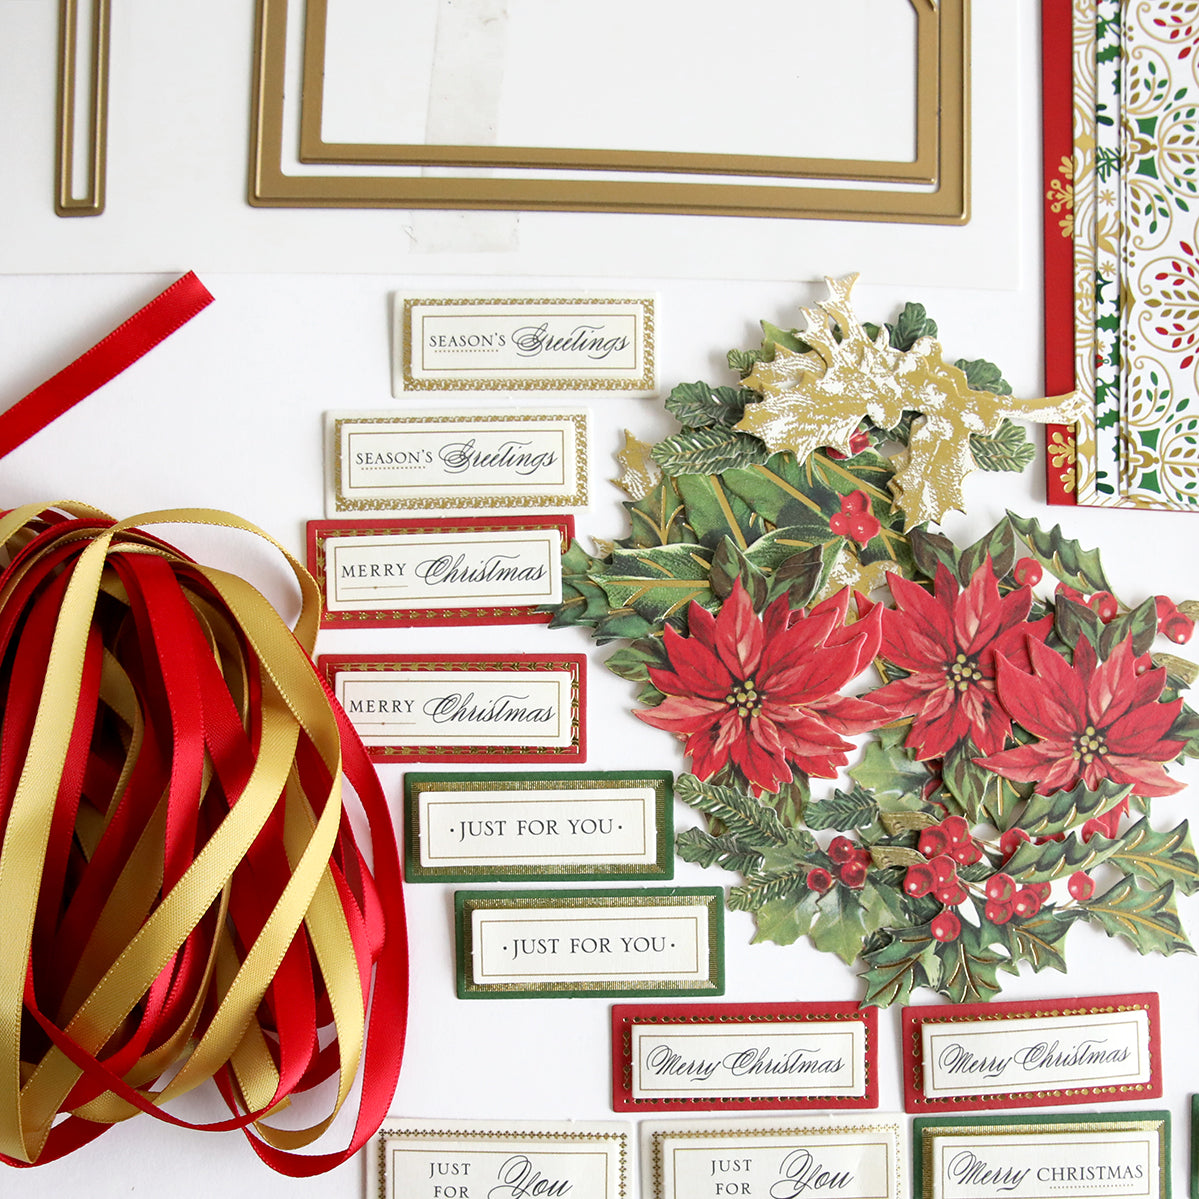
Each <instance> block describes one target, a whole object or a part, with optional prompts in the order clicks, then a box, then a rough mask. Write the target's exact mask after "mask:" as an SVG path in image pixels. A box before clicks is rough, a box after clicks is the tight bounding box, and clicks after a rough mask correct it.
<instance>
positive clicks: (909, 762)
mask: <svg viewBox="0 0 1199 1199" xmlns="http://www.w3.org/2000/svg"><path fill="white" fill-rule="evenodd" d="M904 731H905V733H906V730H904ZM849 777H850V778H851V779H853V781H854V782H855V783H857V784H858V786H859V787H861V788H862V789H863V790H865V791H869V792H871V793H872V794H873V795H874V796H875V797H876V798H877V799H878V801H879V803H880V804H883V803H886V805H887V807H894V806H896V801H899V800H904V799H909V800H916V801H919V799H920V797H921V795H922V794H923V792H924V785H925V784H926V783H927V782H928V780H929V778H930V775H929V772H928V768H927V767H926V766H925V765H924V763H923V762H918V761H916V759H915V758H914V757H913V756H912V753H911V751H910V750H906V749H904V748H903V747H902V746H892V747H890V748H888V747H886V746H884V745H882V744H881V743H880V742H878V741H869V742H867V744H866V750H865V753H864V754H863V757H862V761H861V762H859V763H858V765H856V766H852V767H850V770H849ZM903 806H904V807H905V808H910V807H912V806H913V805H912V804H904V805H903Z"/></svg>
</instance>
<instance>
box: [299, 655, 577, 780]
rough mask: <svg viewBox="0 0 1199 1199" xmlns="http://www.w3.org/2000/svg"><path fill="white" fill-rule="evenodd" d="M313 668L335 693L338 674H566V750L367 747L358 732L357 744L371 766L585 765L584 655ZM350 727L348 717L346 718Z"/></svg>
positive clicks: (391, 658) (387, 658)
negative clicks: (434, 764) (401, 763)
mask: <svg viewBox="0 0 1199 1199" xmlns="http://www.w3.org/2000/svg"><path fill="white" fill-rule="evenodd" d="M316 665H317V669H318V670H320V672H321V673H322V674H323V675H324V677H325V679H326V680H327V681H328V683H329V687H330V689H331V690H333V691H334V692H335V693H336V690H337V676H338V675H339V674H346V673H350V674H369V673H372V672H377V671H391V670H402V671H411V672H413V673H415V674H419V673H421V672H426V671H453V672H458V671H461V672H463V673H466V672H471V671H503V672H505V673H510V674H511V676H512V679H513V683H514V684H519V681H520V676H521V675H522V674H528V673H530V672H545V671H557V672H564V673H566V674H569V675H570V678H571V687H570V691H571V695H570V733H571V735H570V743H569V744H566V745H554V746H542V745H519V744H511V745H478V744H474V745H469V744H468V745H446V744H438V743H437V741H436V740H433V739H430V740H429V741H428V743H422V744H419V745H416V744H413V745H397V744H386V745H372V744H371V743H370V741H369V739H368V738H369V736H370V735H369V733H363V732H362V730H361V729H360V730H359V734H360V736H362V739H363V743H364V745H365V746H366V751H367V753H368V754H369V755H370V757H371V758H372V759H373V760H374V761H376V762H403V763H406V764H407V763H413V762H545V761H551V762H585V761H586V760H587V721H586V713H587V656H586V655H585V654H556V655H554V656H552V657H540V656H538V655H535V654H509V655H507V656H505V657H503V658H492V657H489V656H486V655H482V654H443V655H441V656H439V657H436V658H429V657H425V656H423V655H421V654H372V655H369V656H367V655H363V654H322V655H321V656H320V657H319V658H317V660H316ZM350 719H351V722H353V714H352V713H351V714H350Z"/></svg>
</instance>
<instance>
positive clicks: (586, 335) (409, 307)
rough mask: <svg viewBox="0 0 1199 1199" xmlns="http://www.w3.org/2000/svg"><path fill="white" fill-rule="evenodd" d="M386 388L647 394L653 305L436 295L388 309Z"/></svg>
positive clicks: (647, 300) (648, 301)
mask: <svg viewBox="0 0 1199 1199" xmlns="http://www.w3.org/2000/svg"><path fill="white" fill-rule="evenodd" d="M396 321H397V324H398V328H397V329H396V336H395V338H394V339H393V345H394V346H395V347H396V368H395V370H394V373H393V374H394V377H393V391H394V392H395V394H396V395H397V396H398V395H399V394H400V393H401V392H402V391H403V390H405V389H407V390H409V391H428V390H437V389H442V390H471V391H515V390H528V389H539V388H540V389H553V390H555V391H576V390H586V391H597V390H607V391H625V392H632V393H635V394H641V395H648V394H649V393H650V392H652V391H653V390H654V301H653V299H652V298H651V297H649V296H638V297H635V298H622V297H604V296H575V297H556V296H554V297H551V296H547V297H540V296H525V297H523V298H518V299H499V298H477V299H472V298H469V297H444V298H441V299H427V300H423V299H408V300H405V301H404V302H403V304H397V305H396Z"/></svg>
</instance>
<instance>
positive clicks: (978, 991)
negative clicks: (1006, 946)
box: [936, 920, 1008, 1003]
mask: <svg viewBox="0 0 1199 1199" xmlns="http://www.w3.org/2000/svg"><path fill="white" fill-rule="evenodd" d="M985 936H986V934H985V933H984V932H982V930H981V929H979V928H976V927H975V926H974V925H973V924H968V923H967V922H966V921H964V920H963V921H962V931H961V933H959V934H958V936H957V937H956V938H955V939H954V940H952V941H942V942H938V943H937V951H936V952H937V957H938V958H939V959H940V961H941V979H940V984H939V986H938V987H937V990H939V991H940V992H941V993H942V994H943V995H946V996H948V997H949V999H950V1000H952V1001H953V1002H954V1003H987V1002H988V1001H990V1000H992V999H994V998H995V996H996V995H998V994H999V992H1000V991H1001V990H1002V988H1001V987H1000V985H999V971H1000V969H1001V968H1002V967H1003V965H1004V963H1005V962H1006V961H1007V960H1008V959H1007V958H1006V957H1005V956H1004V955H1003V954H1001V953H1000V952H999V951H998V950H996V949H994V948H993V947H992V946H991V945H990V944H988V943H987V942H986V941H985V940H984V937H985Z"/></svg>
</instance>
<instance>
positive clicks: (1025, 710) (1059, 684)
mask: <svg viewBox="0 0 1199 1199" xmlns="http://www.w3.org/2000/svg"><path fill="white" fill-rule="evenodd" d="M1028 653H1029V657H1030V658H1031V660H1032V663H1033V668H1034V669H1035V670H1036V674H1031V675H1029V674H1025V673H1024V672H1023V671H1021V670H1017V669H1016V668H1015V667H1014V666H1013V665H1012V664H1011V663H1010V662H1009V661H1008V660H1007V659H1006V658H1004V657H1002V656H997V657H996V659H995V679H996V684H997V687H998V689H999V699H1000V701H1001V702H1002V704H1003V706H1004V707H1005V708H1006V709H1007V710H1008V712H1009V714H1010V715H1011V717H1012V719H1013V720H1014V721H1015V722H1016V723H1017V724H1018V725H1021V726H1022V727H1024V728H1026V729H1027V730H1028V731H1029V732H1030V733H1032V734H1033V735H1034V736H1036V737H1052V736H1054V735H1055V734H1062V735H1067V736H1069V735H1073V734H1074V733H1076V732H1078V731H1079V730H1080V729H1081V728H1082V726H1083V724H1085V723H1086V720H1085V717H1086V692H1085V691H1084V690H1083V688H1082V686H1081V684H1080V682H1079V679H1078V677H1077V675H1076V674H1075V673H1074V672H1073V671H1072V670H1071V668H1070V664H1069V663H1068V662H1067V661H1066V660H1065V658H1063V657H1062V656H1061V654H1057V653H1054V652H1053V650H1051V649H1047V648H1046V647H1045V646H1043V645H1041V644H1040V643H1039V642H1037V641H1030V642H1028Z"/></svg>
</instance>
